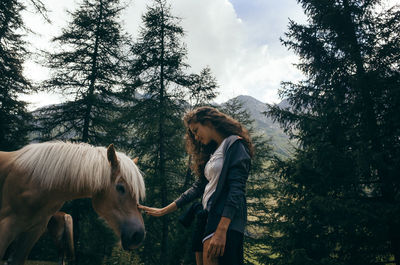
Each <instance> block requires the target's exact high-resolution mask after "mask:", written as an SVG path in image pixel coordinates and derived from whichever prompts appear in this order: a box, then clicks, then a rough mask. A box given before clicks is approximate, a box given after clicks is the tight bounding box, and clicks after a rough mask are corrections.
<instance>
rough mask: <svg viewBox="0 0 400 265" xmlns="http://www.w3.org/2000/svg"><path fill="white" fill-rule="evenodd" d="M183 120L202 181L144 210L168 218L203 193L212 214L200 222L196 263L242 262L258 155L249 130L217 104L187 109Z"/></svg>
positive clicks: (194, 167)
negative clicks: (251, 179) (251, 177)
mask: <svg viewBox="0 0 400 265" xmlns="http://www.w3.org/2000/svg"><path fill="white" fill-rule="evenodd" d="M184 123H185V126H186V129H187V130H186V135H185V139H186V149H187V152H188V153H189V155H190V156H191V157H192V159H193V163H192V165H191V167H192V170H193V171H194V172H195V173H196V175H198V176H199V178H198V180H197V181H196V182H195V183H194V184H193V185H192V187H191V188H190V189H188V190H187V191H186V192H184V193H183V194H182V195H181V196H180V197H179V198H178V199H177V200H175V201H174V202H172V203H171V204H169V205H168V206H166V207H164V208H151V207H146V206H139V208H141V209H143V210H144V211H145V212H146V213H147V214H149V215H152V216H163V215H165V214H168V213H171V212H173V211H175V210H176V209H178V208H181V207H182V206H183V205H185V204H187V203H189V202H191V201H193V200H194V199H196V198H199V197H200V196H202V205H203V208H204V210H205V211H206V213H207V216H206V221H205V222H204V224H201V222H200V226H201V227H200V228H201V230H202V231H201V233H200V234H203V236H202V237H201V238H199V239H195V241H198V242H194V245H195V246H196V245H197V246H200V247H197V249H195V251H196V262H197V264H198V265H201V264H205V265H207V264H219V265H224V264H229V265H236V264H243V233H244V228H245V224H246V219H247V207H246V198H245V188H246V181H247V177H248V174H249V170H250V158H251V157H252V155H253V146H252V143H251V140H250V137H249V134H248V132H247V130H246V129H245V128H243V126H242V125H241V124H240V123H239V122H238V121H236V120H234V119H232V118H231V117H229V116H227V115H225V114H223V113H222V112H220V111H218V110H217V109H215V108H212V107H200V108H197V109H195V110H193V111H191V112H189V113H187V114H186V115H185V117H184Z"/></svg>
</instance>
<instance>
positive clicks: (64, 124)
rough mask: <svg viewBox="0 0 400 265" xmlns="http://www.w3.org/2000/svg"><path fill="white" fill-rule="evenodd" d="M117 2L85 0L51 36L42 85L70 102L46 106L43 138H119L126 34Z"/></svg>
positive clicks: (106, 140) (104, 141)
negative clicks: (48, 75)
mask: <svg viewBox="0 0 400 265" xmlns="http://www.w3.org/2000/svg"><path fill="white" fill-rule="evenodd" d="M122 9H123V7H122V6H121V4H120V1H116V0H100V1H95V0H83V2H82V4H81V5H80V6H79V8H78V9H77V10H76V11H75V12H72V13H71V12H69V14H70V15H71V17H72V21H71V22H70V23H69V24H68V26H67V27H66V28H64V29H63V31H62V34H61V35H60V36H58V37H55V38H53V42H54V43H55V44H57V46H58V47H57V50H56V51H55V52H53V53H48V54H47V56H48V63H47V64H46V66H47V67H49V68H50V69H51V70H52V76H51V78H50V79H49V80H47V81H46V82H44V84H43V88H44V89H47V90H50V91H56V92H60V93H61V94H63V95H65V96H66V97H67V98H69V99H71V100H70V101H68V102H66V103H63V104H60V105H55V106H51V107H48V108H45V109H44V110H43V113H42V115H43V116H44V118H43V119H42V120H41V121H40V122H41V124H42V132H43V135H42V138H44V139H47V138H50V139H51V138H58V139H74V140H78V141H82V142H88V143H92V144H99V145H107V144H109V143H110V141H118V137H117V138H115V136H116V135H115V133H118V132H117V131H118V130H117V129H121V130H122V127H121V128H120V127H118V124H116V123H115V122H114V121H115V119H116V118H117V117H118V110H119V108H118V103H121V99H120V95H119V92H120V90H121V84H122V80H123V76H124V74H125V72H124V71H125V70H124V66H126V64H125V58H126V54H124V50H125V48H126V47H127V46H126V45H127V42H128V40H129V39H128V37H127V35H126V34H125V33H123V30H122V28H121V24H120V22H119V18H120V15H121V11H122Z"/></svg>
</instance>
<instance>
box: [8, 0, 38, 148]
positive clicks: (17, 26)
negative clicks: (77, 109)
mask: <svg viewBox="0 0 400 265" xmlns="http://www.w3.org/2000/svg"><path fill="white" fill-rule="evenodd" d="M25 8H26V7H25V6H24V5H23V4H22V3H20V2H18V1H14V0H5V1H1V3H0V149H1V150H8V151H9V150H16V149H18V148H19V147H21V146H23V145H25V144H26V143H27V142H28V132H29V129H30V124H29V123H28V121H30V120H31V116H30V114H29V113H28V111H27V109H26V107H27V103H26V102H23V101H21V100H19V99H18V96H19V95H21V94H26V93H30V92H32V91H33V90H34V88H33V86H32V84H31V82H30V81H29V80H28V79H27V78H26V77H25V76H24V75H23V73H22V70H23V63H24V60H25V58H26V56H27V55H28V54H29V52H28V50H27V43H25V42H24V41H23V35H22V32H23V31H26V30H27V29H26V28H25V25H24V23H23V21H22V18H21V12H22V11H23V10H24V9H25Z"/></svg>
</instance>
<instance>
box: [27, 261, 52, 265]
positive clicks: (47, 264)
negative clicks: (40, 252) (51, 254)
mask: <svg viewBox="0 0 400 265" xmlns="http://www.w3.org/2000/svg"><path fill="white" fill-rule="evenodd" d="M57 264H58V263H57V262H51V261H40V260H28V261H26V262H25V265H57Z"/></svg>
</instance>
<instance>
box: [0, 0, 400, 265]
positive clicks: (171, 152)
mask: <svg viewBox="0 0 400 265" xmlns="http://www.w3.org/2000/svg"><path fill="white" fill-rule="evenodd" d="M382 2H383V1H380V0H318V1H315V0H298V1H297V3H298V4H299V5H300V6H301V7H302V8H303V10H304V13H305V15H306V16H307V22H306V23H303V24H301V23H298V22H296V21H293V20H288V26H287V30H286V33H285V35H284V36H282V37H281V44H282V45H283V46H284V47H286V48H287V49H288V50H289V51H291V52H293V53H294V54H296V55H297V56H298V57H299V58H300V60H299V62H298V63H297V64H296V67H297V68H298V69H299V70H301V72H302V73H303V74H304V77H305V78H304V79H303V80H301V81H283V80H282V83H281V88H280V90H279V93H280V97H281V99H284V100H285V101H287V102H288V104H287V105H286V106H278V105H274V104H269V105H268V106H267V107H268V110H267V111H264V112H263V113H262V115H265V116H267V117H270V118H271V119H272V120H274V121H275V122H277V123H279V124H280V126H281V127H282V128H283V130H284V132H285V133H286V134H287V135H288V137H289V138H290V139H291V141H292V142H293V143H295V144H294V147H293V150H292V151H291V152H290V154H289V155H282V154H280V153H277V152H275V151H274V148H273V147H272V145H271V141H273V139H271V136H270V135H266V134H264V133H260V131H259V130H257V129H256V127H255V124H254V119H252V117H251V116H250V114H249V112H248V111H246V110H245V109H244V108H243V105H242V103H241V102H240V101H238V100H233V101H230V102H229V103H228V104H224V105H215V103H214V99H215V98H216V96H217V94H218V87H219V86H218V80H217V79H216V78H215V77H214V75H213V72H212V70H213V69H211V68H210V67H208V66H205V67H204V68H203V69H202V70H201V71H199V72H191V67H190V65H189V64H188V61H187V52H188V51H187V48H186V45H185V43H184V42H183V36H184V35H185V29H184V28H183V27H182V26H181V20H182V19H181V18H179V17H177V16H175V15H174V13H173V10H172V9H171V5H170V3H169V2H168V0H152V1H149V5H148V6H147V9H146V12H145V13H144V14H143V16H142V24H141V27H140V30H139V32H137V34H136V36H135V38H133V37H132V36H130V35H129V34H127V32H126V30H125V29H124V27H123V24H122V23H121V20H120V17H121V12H123V10H124V9H125V8H126V3H125V2H123V1H119V0H79V7H78V8H77V9H76V10H74V11H71V12H70V18H71V20H70V21H69V22H68V25H67V26H66V27H65V28H63V29H62V31H61V33H60V35H57V36H54V38H53V39H52V42H53V44H54V45H56V46H57V47H58V49H55V50H53V51H41V53H40V54H39V55H35V56H39V57H40V58H41V59H40V61H41V62H43V64H44V66H45V67H47V68H49V69H50V73H51V74H50V77H49V78H48V79H47V80H44V81H43V82H40V83H35V82H32V81H31V77H29V76H26V75H25V74H24V72H23V64H24V62H25V61H26V60H27V58H29V57H30V56H33V55H32V54H31V51H30V49H29V46H30V45H31V44H30V43H28V42H27V41H26V40H25V39H24V34H26V32H29V30H30V28H29V27H30V25H26V24H25V23H24V21H23V19H22V15H21V14H22V12H23V11H24V10H25V9H26V8H28V7H30V8H32V9H33V10H35V13H37V14H38V15H39V16H42V17H43V19H44V20H46V19H48V18H47V15H46V14H47V12H48V10H47V7H46V5H44V4H43V3H42V2H41V1H40V0H2V1H1V2H0V150H1V151H14V150H17V149H19V148H21V147H23V146H25V145H27V144H29V143H32V142H45V141H52V140H62V141H70V142H84V143H89V144H91V145H95V146H104V147H106V146H108V145H109V144H111V143H113V144H114V145H115V147H116V149H117V150H121V151H123V152H125V153H126V154H129V155H130V156H131V157H132V158H133V157H139V162H138V166H139V168H140V169H141V171H143V172H144V180H145V184H146V199H145V201H144V202H143V203H145V204H146V205H152V206H155V207H163V206H166V205H168V204H169V203H170V202H171V201H173V200H175V199H176V198H177V197H178V196H179V195H180V194H181V193H182V192H184V191H185V190H187V189H188V188H189V187H190V186H191V184H192V183H193V182H194V181H195V179H196V177H197V176H195V175H194V174H193V173H192V172H191V171H190V170H189V164H190V163H191V161H190V157H189V156H188V155H187V153H186V151H185V146H184V139H183V137H184V134H185V128H184V124H183V121H182V117H183V115H184V114H185V113H186V112H187V111H189V110H192V109H194V108H196V107H198V106H204V105H211V106H215V107H217V108H219V110H220V111H222V112H224V113H226V114H228V115H230V116H232V117H233V118H235V119H237V120H238V121H240V122H241V123H242V124H243V125H244V126H245V127H246V128H247V129H248V130H249V132H250V135H251V138H252V141H253V144H254V147H255V156H254V158H253V160H252V166H251V171H250V176H249V179H248V181H247V191H246V196H247V204H248V223H247V229H246V233H245V246H244V247H245V249H244V255H245V264H255V265H259V264H274V265H380V264H387V265H400V174H399V172H400V34H399V33H400V6H396V5H395V6H394V7H392V8H389V9H380V8H378V7H379V6H380V5H382ZM265 75H268V73H265ZM38 91H48V92H53V93H58V94H60V95H63V96H64V98H65V101H64V102H62V103H61V104H54V105H49V106H46V107H43V108H39V109H37V110H35V111H29V110H28V103H27V102H24V101H23V100H21V99H20V95H29V94H33V93H36V92H38ZM62 211H64V212H67V213H69V214H71V216H72V217H73V221H74V240H75V241H74V244H75V250H76V259H75V263H74V264H77V265H78V264H82V265H84V264H96V265H98V264H105V265H106V264H138V265H139V264H144V265H152V264H162V265H177V264H188V265H189V264H195V259H194V255H193V253H192V252H191V250H190V245H189V244H188V243H187V242H188V238H190V237H191V234H192V233H193V228H189V229H187V228H185V227H183V226H182V225H181V224H179V222H178V221H177V220H178V217H179V216H180V215H181V214H182V211H177V212H175V213H172V214H169V215H166V216H163V217H161V218H154V217H149V216H146V215H143V218H144V223H145V226H146V239H145V241H144V243H143V244H142V246H141V247H140V248H138V249H136V250H134V251H131V252H126V251H124V250H122V249H121V247H120V246H119V245H118V242H117V241H118V240H117V238H116V236H115V235H114V233H113V232H112V230H111V229H110V228H109V227H108V226H107V224H106V223H105V222H104V221H103V220H101V219H100V218H98V216H97V214H96V213H95V212H94V210H93V209H92V205H91V202H90V200H89V199H79V200H73V201H68V202H66V203H65V205H64V206H63V207H62ZM0 214H1V213H0ZM0 237H1V235H0ZM29 259H30V260H36V261H43V262H44V261H53V262H54V261H56V260H57V250H56V249H55V248H54V246H53V243H52V241H51V239H50V238H49V236H48V235H44V236H43V237H42V238H41V239H40V240H39V241H38V242H37V244H36V245H35V247H34V248H33V250H32V252H31V254H30V257H29ZM71 264H72V263H71Z"/></svg>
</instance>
